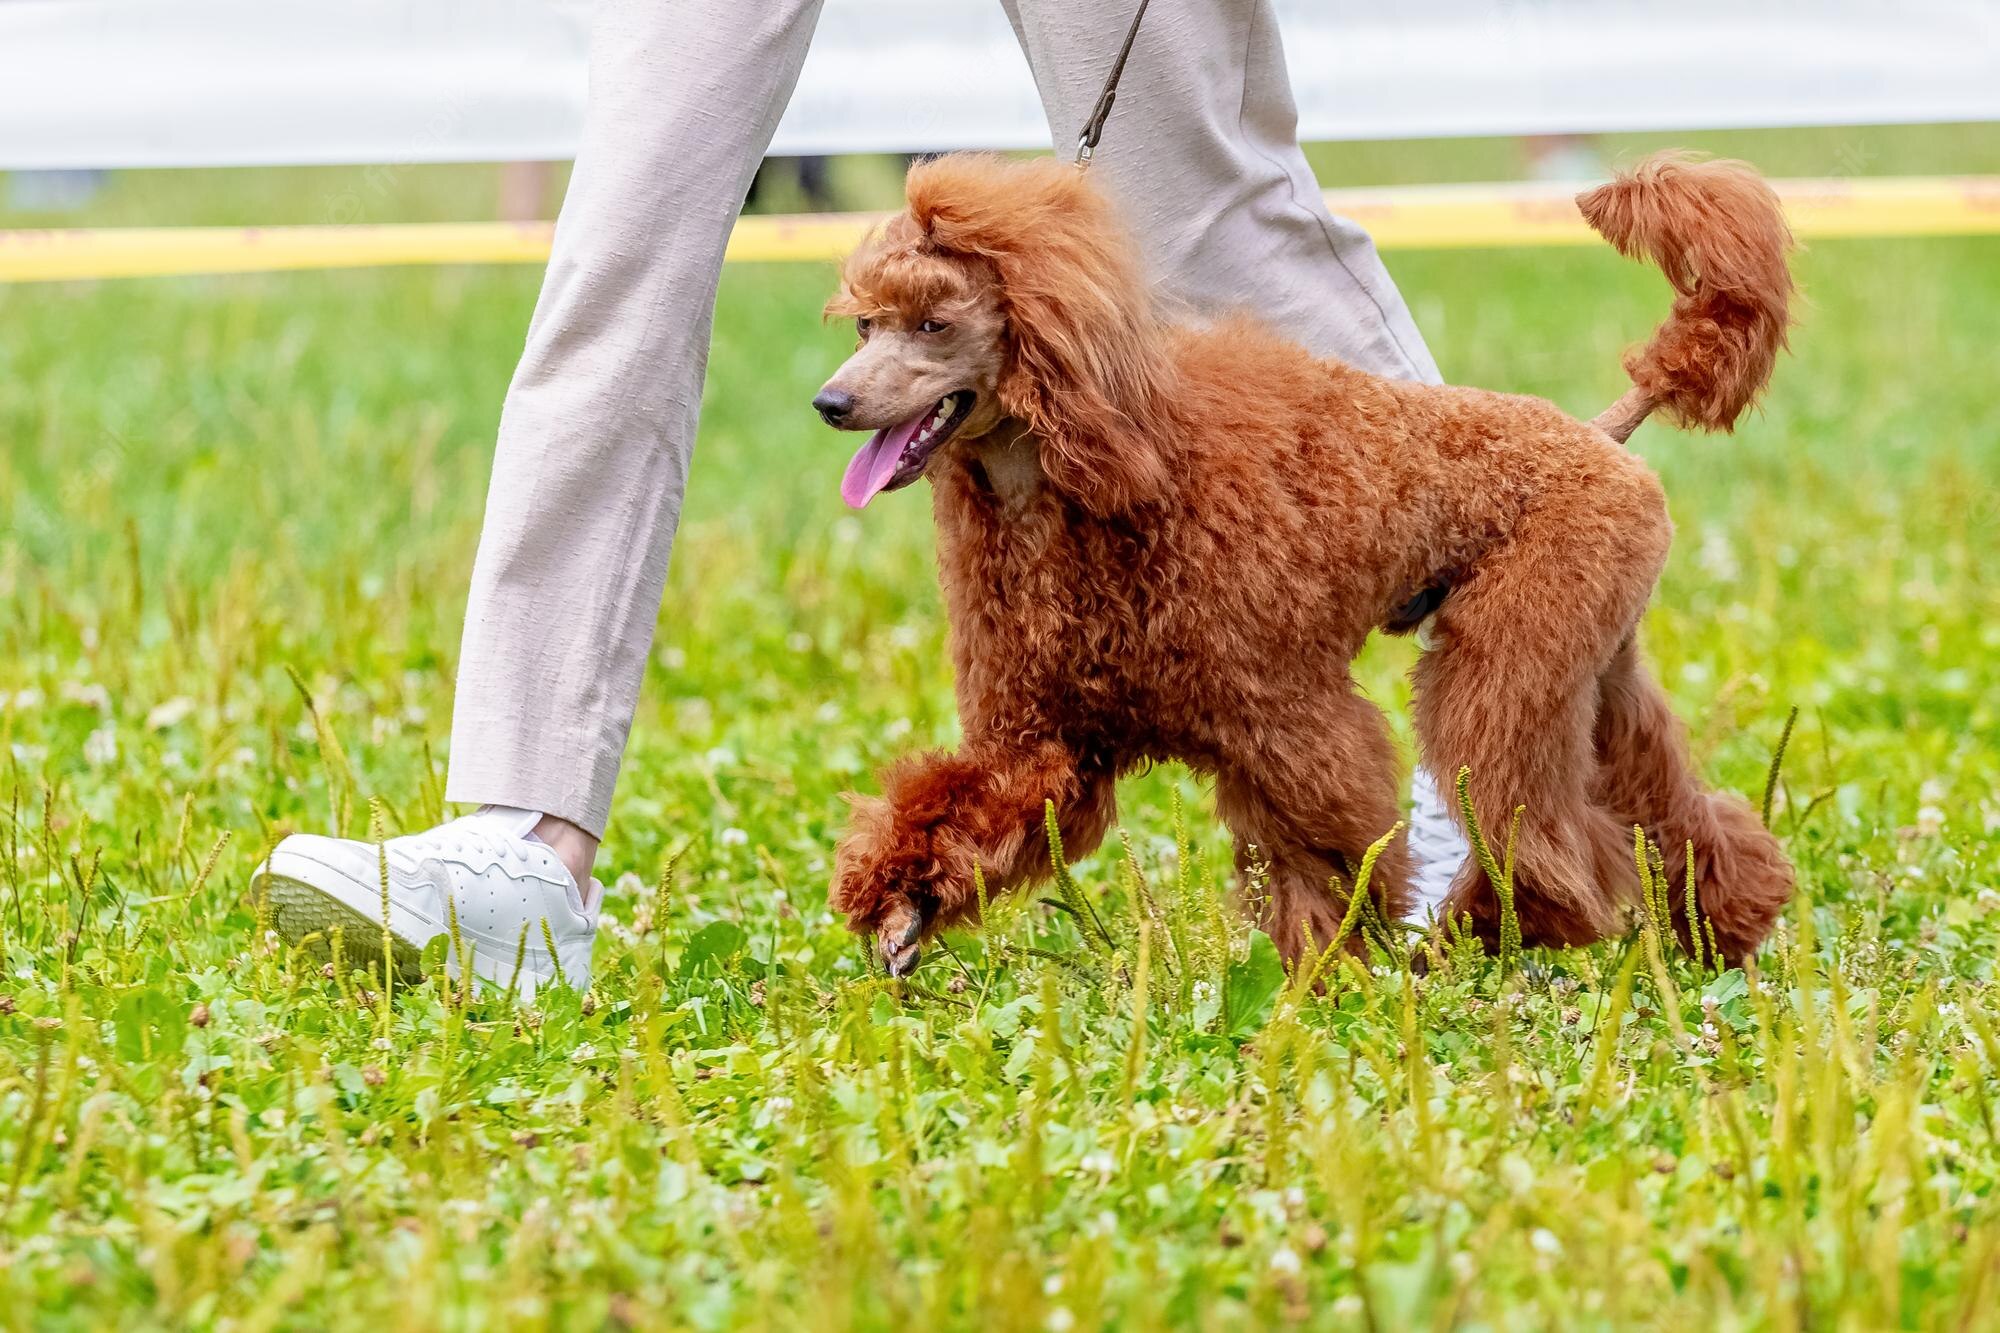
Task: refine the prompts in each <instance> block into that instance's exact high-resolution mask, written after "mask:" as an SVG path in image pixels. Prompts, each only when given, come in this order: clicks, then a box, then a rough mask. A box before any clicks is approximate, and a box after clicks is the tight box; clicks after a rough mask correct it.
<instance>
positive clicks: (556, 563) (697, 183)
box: [251, 0, 820, 989]
mask: <svg viewBox="0 0 2000 1333" xmlns="http://www.w3.org/2000/svg"><path fill="white" fill-rule="evenodd" d="M819 7H820V0H762V3H757V4H751V3H746V2H745V0H599V3H598V8H597V14H596V21H595V31H594V33H593V37H592V41H591V70H590V107H589V111H588V113H587V115H586V118H585V124H584V136H583V147H582V151H581V152H580V153H579V154H578V157H577V163H576V173H575V175H574V177H573V178H572V179H571V182H570V187H569V193H568V196H567V198H566V199H565V200H564V203H563V208H562V216H561V219H560V221H559V222H558V223H557V226H556V240H555V253H554V254H553V256H552V257H551V258H550V261H549V267H548V275H547V277H546V278H545V279H544V280H543V285H542V295H541V300H540V301H539V302H538V303H537V305H536V307H535V317H534V320H533V322H532V324H531V325H530V326H529V330H528V341H527V348H526V351H525V352H524V353H523V355H522V357H521V364H520V368H519V369H518V370H516V371H515V373H514V383H513V387H512V388H511V389H510V390H509V392H508V395H507V404H506V409H505V411H504V412H503V414H502V417H501V422H500V440H499V445H498V447H497V449H496V450H495V453H494V459H493V481H492V485H491V487H490V488H489V492H488V495H487V501H486V527H485V530H484V532H483V533H482V534H481V537H480V542H479V556H478V562H477V564H476V565H475V566H474V568H473V574H472V594H471V602H470V605H469V606H467V608H466V615H465V642H464V647H463V650H462V651H461V653H460V657H459V670H458V703H457V710H456V712H455V714H454V716H453V719H452V747H451V776H450V779H449V781H448V783H447V784H446V789H445V794H446V796H447V797H448V798H449V799H451V800H453V801H459V802H465V803H467V804H475V805H478V806H479V807H480V809H479V810H478V811H477V812H476V813H474V814H472V815H468V816H466V817H465V818H464V819H459V820H455V821H453V822H452V823H449V824H446V825H444V826H443V827H441V828H436V829H430V830H426V831H424V832H420V833H413V834H410V835H407V836H405V837H401V838H392V839H390V840H389V841H388V842H387V843H386V844H384V845H381V846H377V845H375V844H372V843H364V842H356V841H351V840H346V839H342V838H337V837H334V838H329V837H316V836H314V835H311V834H293V835H292V836H290V837H288V838H286V839H285V840H284V841H282V842H281V843H279V844H278V845H277V846H276V847H275V848H273V849H272V851H271V853H270V855H269V856H268V857H267V858H266V859H265V861H264V862H263V864H261V865H260V866H259V867H258V868H257V870H256V871H255V872H253V874H252V878H251V883H252V891H253V892H254V893H255V894H257V895H258V896H259V897H260V899H261V900H262V901H263V902H265V903H267V904H268V905H269V908H270V910H271V913H272V922H273V924H274V925H275V926H276V928H277V930H278V932H279V933H280V934H281V935H282V936H283V937H284V938H285V939H287V940H289V941H291V942H292V943H293V944H296V945H301V946H305V945H310V946H312V947H315V948H317V949H318V950H320V951H321V952H322V953H327V952H329V951H331V950H332V949H334V948H339V949H340V951H341V957H343V958H344V959H346V960H348V961H350V962H352V963H354V964H355V965H357V966H365V967H370V968H373V967H374V966H376V965H378V964H379V965H382V966H384V967H393V968H395V969H397V970H400V971H402V972H403V973H404V974H405V975H406V976H411V977H414V976H416V975H418V974H419V973H420V971H421V958H422V951H423V949H424V947H425V945H426V944H428V943H429V942H430V941H431V940H432V939H434V938H435V937H436V936H438V935H442V934H447V933H449V934H451V935H452V936H453V939H454V949H455V950H463V953H464V955H465V956H464V957H458V956H454V957H453V958H452V960H451V966H452V968H453V969H454V971H455V972H456V971H457V969H459V968H461V967H469V968H470V970H471V971H472V972H473V973H475V974H476V975H478V976H480V977H482V978H484V979H485V980H486V981H488V982H490V983H492V984H494V985H496V986H512V985H516V984H518V985H520V986H521V987H523V988H524V989H533V988H534V987H535V986H538V985H541V984H545V983H547V982H551V981H555V982H563V981H566V982H568V983H569V984H570V985H572V986H576V987H578V988H579V989H581V988H584V987H587V986H588V985H589V983H590V960H591V946H592V942H593V940H594V939H595V937H596V933H597V920H598V915H597V913H598V905H599V898H598V895H597V894H596V892H595V891H594V889H593V885H592V881H591V879H590V866H591V861H592V859H593V858H594V857H595V856H596V852H597V839H598V837H599V836H600V835H601V834H602V833H603V831H604V821H605V816H606V814H607V812H608V810H609V808H610V804H611V788H612V784H613V782H614V781H615V780H616V779H617V776H618V763H619V759H620V757H621V755H622V753H623V751H624V748H625V736H626V732H627V731H628V730H629V728H630V726H631V722H632V710H633V707H634V705H635V704H636V702H637V699H638V693H639V681H640V677H641V676H642V675H643V674H644V672H645V667H646V657H647V654H648V651H649V648H650V646H651V643H652V638H653V626H654V623H655V621H656V620H657V619H658V618H659V613H660V591H661V587H662V585H663V584H664V582H665V578H666V570H667V553H668V551H669V550H670V548H671V547H672V545H673V539H674V526H675V523H676V521H677V520H678V519H679V517H680V507H681V494H682V489H683V487H684V485H685V483H686V480H687V469H688V455H689V451H690V449H691V448H692V446H693V443H694V431H695V414H696V411H697V410H698V408H699V407H700V403H701V384H702V375H703V372H704V370H705V369H706V363H707V357H708V335H709V324H710V318H711V315H712V312H713V307H714V303H715V288H716V282H717V278H718V275H719V274H720V272H721V269H722V251H723V247H724V245H725V244H726V243H727V241H728V239H729V232H730V228H731V226H732V225H733V223H734V222H735V219H736V214H737V210H738V208H739V206H740V205H741V204H742V202H743V195H744V191H745V190H746V189H747V188H748V187H749V184H750V177H751V175H752V174H753V173H754V172H755V171H756V169H757V163H758V162H759V161H760V160H761V159H762V157H763V155H764V150H765V148H766V147H768V146H769V144H770V140H771V134H772V132H773V131H774V130H775V129H776V128H777V122H778V116H779V113H780V112H781V111H782V110H783V109H784V105H785V101H786V99H787V98H788V97H789V96H790V94H791V90H792V85H793V83H794V82H795V81H796V80H797V78H798V71H799V65H800V64H801V63H802V61H803V60H804V58H805V51H806V45H807V43H808V42H809V41H810V39H811V36H812V28H813V23H814V21H815V19H816V18H817V17H818V14H819ZM336 938H337V939H340V940H342V941H343V943H342V944H341V945H338V946H336V945H333V944H332V943H331V941H332V940H334V939H336ZM385 952H386V954H387V955H388V956H387V957H384V954H385Z"/></svg>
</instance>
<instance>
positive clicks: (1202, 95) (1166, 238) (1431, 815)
mask: <svg viewBox="0 0 2000 1333" xmlns="http://www.w3.org/2000/svg"><path fill="white" fill-rule="evenodd" d="M1002 2H1003V3H1004V4H1005V5H1006V8H1007V15H1008V18H1009V19H1011V20H1012V22H1013V24H1014V31H1015V34H1016V35H1017V36H1018V37H1019V38H1020V41H1021V49H1022V50H1023V51H1025V52H1026V53H1027V57H1028V63H1029V65H1030V66H1031V67H1032V68H1033V70H1034V74H1035V82H1036V85H1037V87H1038V88H1039V89H1040V90H1041V95H1042V104H1043V106H1044V108H1045V109H1046V110H1047V112H1048V117H1049V131H1050V136H1051V138H1052V140H1053V141H1054V144H1055V150H1056V152H1057V153H1058V154H1059V155H1062V156H1065V157H1067V156H1069V155H1070V154H1073V153H1074V152H1075V151H1076V141H1077V134H1078V131H1079V130H1081V128H1082V126H1083V122H1084V121H1085V120H1086V119H1087V118H1088V117H1089V115H1090V112H1091V108H1092V107H1093V106H1095V105H1096V102H1097V97H1098V94H1099V93H1100V92H1101V91H1102V90H1103V87H1104V79H1105V76H1106V75H1107V74H1108V73H1109V72H1110V70H1111V65H1112V62H1113V61H1114V60H1115V59H1116V58H1117V54H1118V45H1119V43H1120V42H1121V41H1123V40H1124V37H1125V30H1126V26H1127V24H1129V23H1130V22H1131V19H1132V13H1133V10H1134V8H1135V7H1136V5H1137V0H1002ZM1090 171H1091V173H1092V174H1093V175H1094V176H1096V178H1097V179H1098V180H1099V181H1101V182H1103V183H1104V185H1105V186H1106V187H1107V188H1108V189H1109V190H1110V191H1111V193H1112V194H1113V195H1114V196H1116V197H1117V199H1118V200H1119V202H1120V204H1121V205H1122V206H1123V208H1124V210H1125V213H1126V216H1127V217H1128V218H1129V220H1130V221H1131V222H1132V224H1133V226H1134V227H1135V228H1136V230H1137V231H1138V234H1139V239H1140V243H1141V246H1142V247H1143V249H1144V252H1145V254H1146V257H1147V260H1148V262H1149V264H1150V265H1151V266H1152V270H1153V273H1154V276H1155V279H1156V281H1157V282H1158V283H1159V284H1160V286H1161V288H1162V289H1163V290H1164V291H1165V292H1166V293H1167V294H1169V295H1170V296H1172V297H1174V298H1176V299H1178V300H1180V301H1182V302H1185V303H1186V304H1187V306H1188V307H1189V308H1190V309H1191V310H1192V311H1193V312H1194V313H1195V314H1196V315H1198V316H1206V317H1213V316H1217V315H1222V314H1225V313H1228V312H1229V311H1232V310H1248V311H1251V312H1253V313H1254V314H1256V315H1257V316H1258V317H1260V318H1262V319H1264V320H1265V321H1267V322H1269V323H1270V324H1272V325H1273V326H1275V327H1276V328H1278V329H1280V330H1281V331H1283V332H1284V333H1286V334H1287V335H1289V336H1291V337H1293V338H1295V339H1297V340H1298V341H1299V342H1301V343H1303V344H1304V345H1305V346H1307V347H1309V348H1311V349H1313V350H1314V351H1316V352H1319V353H1320V354H1322V355H1326V356H1338V357H1340V358H1341V359H1342V360H1344V361H1347V362H1349V363H1351V364H1353V365H1357V366H1360V367H1362V368H1363V369H1365V370H1370V371H1373V372H1375V373H1376V374H1380V375H1390V376H1395V377H1397V378H1400V379H1413V380H1424V381H1428V382H1431V383H1436V382H1437V381H1438V379H1439V376H1438V370H1437V365H1436V363H1434V362H1433V361H1432V360H1431V355H1430V351H1429V349H1428V348H1426V347H1425V345H1424V339H1423V335H1422V334H1421V333H1419V332H1418V331H1417V328H1416V324H1415V322H1414V321H1412V320H1411V318H1410V313H1409V310H1408V308H1407V307H1405V305H1404V304H1403V298H1402V295H1401V294H1400V293H1399V292H1397V290H1396V285H1395V283H1393V282H1392V281H1390V278H1389V275H1388V273H1387V272H1386V271H1385V270H1384V269H1383V267H1382V263H1381V261H1380V260H1379V259H1378V258H1377V257H1376V254H1375V245H1374V243H1373V242H1372V241H1371V240H1369V238H1368V234H1367V233H1366V232H1365V231H1363V230H1362V229H1361V228H1360V227H1358V226H1356V225H1355V224H1354V223H1352V222H1348V221H1346V220H1345V219H1342V218H1338V217H1335V216H1333V215H1332V214H1331V213H1329V212H1328V211H1327V208H1326V204H1325V201H1324V200H1323V199H1322V197H1321V195H1320V187H1319V183H1318V182H1317V181H1316V180H1315V179H1314V178H1313V174H1312V168H1311V167H1310V166H1308V165H1307V163H1306V159H1305V154H1304V153H1303V152H1301V151H1300V150H1299V144H1298V115H1297V111H1296V109H1295V107H1294V105H1293V102H1292V88H1291V80H1290V77H1289V75H1288V74H1287V71H1286V68H1285V56H1284V50H1283V48H1282V46H1281V44H1280V41H1279V34H1278V25H1277V21H1276V18H1275V16H1274V15H1273V13H1272V8H1271V4H1270V0H1193V2H1192V3H1188V4H1179V5H1154V6H1153V7H1152V8H1151V9H1150V10H1148V11H1147V13H1146V18H1145V21H1144V24H1143V25H1142V26H1141V28H1140V30H1139V36H1138V40H1137V41H1136V42H1135V43H1134V45H1133V48H1132V57H1131V62H1130V63H1129V64H1128V65H1127V66H1126V67H1125V74H1124V77H1123V79H1121V80H1120V82H1119V85H1118V101H1117V104H1116V106H1115V107H1114V109H1113V110H1112V113H1111V120H1110V123H1109V125H1108V126H1107V127H1106V129H1105V131H1104V140H1103V143H1102V144H1101V145H1100V146H1099V147H1098V150H1097V153H1096V156H1095V160H1094V161H1093V162H1092V164H1091V167H1090ZM1412 795H1413V797H1414V800H1415V806H1416V809H1415V815H1414V823H1415V827H1416V829H1417V836H1414V837H1413V838H1412V840H1411V852H1412V854H1413V861H1414V872H1413V878H1414V882H1415V885H1416V888H1417V890H1418V896H1419V898H1420V899H1422V900H1424V901H1426V902H1434V901H1435V900H1437V899H1441V898H1442V896H1443V889H1444V888H1445V887H1446V886H1448V885H1449V884H1450V882H1451V878H1452V875H1453V874H1454V873H1455V872H1456V871H1457V869H1458V866H1459V864H1460V863H1461V862H1462V861H1463V860H1464V859H1465V857H1466V855H1467V854H1468V849H1467V847H1466V845H1465V840H1464V838H1463V836H1462V835H1461V834H1460V833H1459V831H1458V827H1457V825H1456V824H1455V823H1454V822H1453V821H1452V819H1451V817H1450V815H1449V814H1448V813H1447V812H1446V810H1445V807H1444V804H1443V801H1442V800H1441V799H1440V795H1439V792H1438V791H1437V787H1436V784H1434V783H1432V782H1430V781H1428V780H1427V779H1426V777H1425V775H1423V774H1422V773H1419V774H1418V775H1417V780H1416V781H1415V783H1414V784H1413V792H1412Z"/></svg>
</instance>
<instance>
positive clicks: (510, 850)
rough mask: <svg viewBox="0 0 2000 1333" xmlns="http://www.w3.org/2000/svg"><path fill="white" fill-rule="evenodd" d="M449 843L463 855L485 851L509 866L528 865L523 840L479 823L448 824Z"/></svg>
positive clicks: (451, 847) (452, 848)
mask: <svg viewBox="0 0 2000 1333" xmlns="http://www.w3.org/2000/svg"><path fill="white" fill-rule="evenodd" d="M446 832H447V845H448V846H449V848H450V849H451V850H453V851H456V852H457V853H459V854H460V855H461V856H464V855H469V854H474V853H479V852H485V853H487V854H489V855H491V856H493V857H494V858H495V859H497V860H498V861H500V862H501V864H503V865H507V866H526V865H527V864H528V854H527V853H526V852H525V851H523V850H522V847H521V840H520V839H519V838H515V837H510V836H509V835H507V834H505V833H502V832H500V831H499V830H497V829H492V828H486V827H482V826H481V825H479V824H461V823H455V824H451V825H448V826H447V828H446Z"/></svg>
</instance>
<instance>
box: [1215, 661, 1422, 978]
mask: <svg viewBox="0 0 2000 1333" xmlns="http://www.w3.org/2000/svg"><path fill="white" fill-rule="evenodd" d="M1269 733H1270V734H1271V735H1274V736H1279V737H1282V738H1283V739H1282V743H1277V744H1266V745H1262V746H1254V747H1253V746H1249V745H1246V746H1243V747H1241V748H1240V749H1239V750H1238V751H1237V753H1236V754H1235V756H1234V757H1233V762H1231V763H1228V764H1227V765H1225V766H1224V767H1223V768H1222V769H1221V770H1220V771H1219V772H1218V773H1217V775H1216V784H1215V798H1216V808H1217V811H1218V813H1220V814H1221V816H1222V818H1223V822H1225V823H1227V824H1228V825H1229V827H1230V829H1231V830H1232V831H1234V833H1235V834H1236V843H1237V867H1238V869H1239V870H1240V871H1242V872H1244V876H1245V882H1246V887H1247V885H1248V877H1249V871H1250V870H1251V868H1252V867H1253V866H1262V867H1263V868H1264V871H1265V873H1266V875H1267V877H1268V879H1267V885H1266V893H1265V894H1264V896H1263V897H1262V898H1261V899H1259V900H1256V901H1253V902H1252V903H1251V906H1252V908H1253V909H1254V910H1255V912H1256V915H1257V921H1258V924H1259V925H1260V926H1262V927H1263V929H1264V931H1265V933H1266V934H1268V935H1269V936H1270V937H1271V940H1272V942H1273V943H1275V944H1276V945H1277V946H1278V952H1279V953H1281V954H1282V955H1284V957H1285V959H1286V961H1288V962H1290V963H1292V964H1293V965H1295V966H1296V965H1297V964H1298V963H1300V962H1301V961H1302V960H1303V961H1307V962H1310V961H1312V960H1313V959H1314V958H1315V957H1316V956H1317V955H1318V953H1319V952H1320V951H1321V950H1324V949H1326V948H1327V947H1328V946H1329V945H1331V944H1332V943H1333V941H1334V940H1335V938H1336V937H1337V936H1338V935H1339V933H1340V926H1341V923H1342V921H1343V920H1344V919H1345V917H1346V914H1347V905H1348V895H1349V891H1350V890H1351V889H1352V888H1353V886H1354V880H1355V877H1356V874H1357V873H1358V872H1359V870H1360V868H1361V864H1362V862H1363V861H1364V860H1365V859H1366V857H1367V855H1368V849H1369V848H1370V847H1371V846H1372V845H1373V844H1374V843H1375V842H1376V841H1377V840H1378V839H1380V838H1381V837H1382V835H1383V834H1385V833H1388V832H1389V831H1390V829H1392V828H1394V827H1395V825H1396V819H1397V814H1398V810H1397V804H1396V758H1395V750H1394V748H1393V746H1392V744H1391V742H1390V739H1389V728H1388V724H1387V722H1386V721H1385V720H1384V719H1383V717H1382V713H1381V710H1380V709H1378V708H1376V707H1375V706H1374V705H1373V704H1371V703H1369V702H1368V701H1367V700H1366V699H1365V698H1363V697H1361V696H1360V695H1359V694H1357V693H1355V692H1354V690H1353V686H1352V685H1351V684H1350V683H1348V682H1347V681H1345V680H1342V681H1340V682H1338V683H1337V685H1336V686H1334V687H1331V688H1328V689H1327V690H1325V691H1324V692H1323V693H1317V694H1315V695H1314V696H1313V698H1312V701H1311V705H1310V707H1309V708H1306V709H1302V710H1301V711H1300V713H1299V714H1298V715H1297V716H1293V717H1288V718H1283V719H1279V720H1278V721H1276V722H1274V723H1273V724H1272V725H1271V727H1270V729H1269ZM1369 885H1370V888H1369V892H1370V894H1371V896H1373V897H1374V898H1375V899H1376V900H1377V902H1379V903H1380V904H1381V907H1382V910H1383V912H1384V914H1385V915H1387V916H1389V917H1392V918H1399V917H1401V916H1402V915H1403V914H1404V913H1405V912H1406V911H1407V910H1408V908H1409V904H1410V887H1409V847H1408V844H1407V841H1406V839H1404V838H1403V837H1400V836H1399V837H1397V838H1395V839H1394V840H1392V841H1391V842H1390V843H1389V845H1388V846H1387V847H1385V848H1384V849H1383V851H1382V853H1381V856H1380V858H1379V859H1378V860H1377V861H1376V862H1375V866H1374V870H1373V871H1372V872H1371V877H1370V881H1369ZM1346 944H1347V947H1348V948H1349V949H1350V950H1353V951H1355V952H1357V953H1358V952H1359V951H1360V948H1361V945H1360V941H1359V940H1358V939H1357V938H1355V937H1354V936H1352V935H1350V936H1349V938H1348V939H1347V941H1346Z"/></svg>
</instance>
